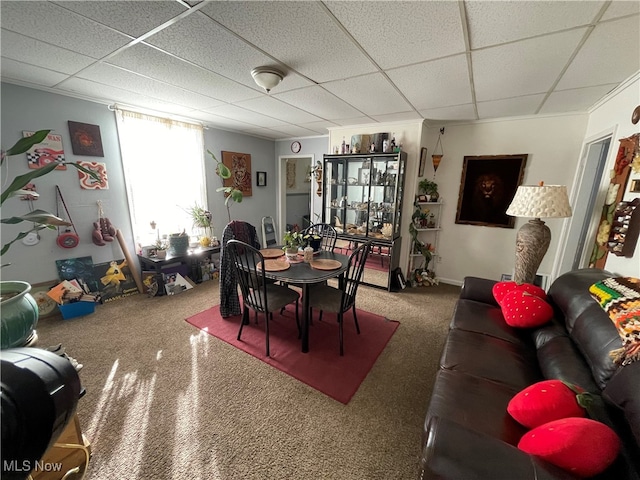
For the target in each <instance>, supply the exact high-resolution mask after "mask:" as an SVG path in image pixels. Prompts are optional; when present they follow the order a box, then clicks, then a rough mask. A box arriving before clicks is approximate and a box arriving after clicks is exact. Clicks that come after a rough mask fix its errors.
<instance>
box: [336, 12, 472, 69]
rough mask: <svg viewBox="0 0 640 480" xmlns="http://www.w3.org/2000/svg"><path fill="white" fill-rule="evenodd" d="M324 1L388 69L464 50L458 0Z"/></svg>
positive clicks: (360, 42)
mask: <svg viewBox="0 0 640 480" xmlns="http://www.w3.org/2000/svg"><path fill="white" fill-rule="evenodd" d="M325 3H326V5H327V8H329V10H331V12H332V13H333V14H334V15H335V16H336V18H337V19H338V20H339V21H340V23H342V24H343V25H344V26H345V27H346V28H347V30H348V31H349V32H350V33H351V35H353V37H354V38H355V39H356V41H357V42H358V43H359V44H360V45H362V46H363V47H364V49H365V50H366V51H367V52H369V54H370V55H371V57H372V58H373V59H374V60H375V61H376V62H377V63H378V65H379V66H380V67H381V68H383V69H385V70H386V69H388V68H393V67H398V66H402V65H407V64H412V63H418V62H423V61H426V60H432V59H435V58H440V57H445V56H448V55H453V54H456V53H462V52H464V50H465V44H464V37H463V36H462V33H463V32H462V23H461V20H460V8H459V6H458V3H457V2H452V1H428V2H425V1H422V2H415V1H409V2H407V1H394V2H371V1H360V2H352V1H349V2H345V1H328V2H325Z"/></svg>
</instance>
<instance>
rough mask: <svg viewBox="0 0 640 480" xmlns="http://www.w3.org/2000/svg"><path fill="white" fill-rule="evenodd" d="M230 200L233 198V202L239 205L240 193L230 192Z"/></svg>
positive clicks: (241, 196) (238, 191) (240, 200)
mask: <svg viewBox="0 0 640 480" xmlns="http://www.w3.org/2000/svg"><path fill="white" fill-rule="evenodd" d="M231 198H233V201H234V202H237V203H241V202H242V198H243V195H242V192H241V191H240V190H237V189H235V190H233V191H232V192H231Z"/></svg>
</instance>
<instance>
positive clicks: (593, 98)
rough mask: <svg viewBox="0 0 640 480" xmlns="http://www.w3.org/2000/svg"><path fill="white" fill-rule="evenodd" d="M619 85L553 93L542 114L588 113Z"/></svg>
mask: <svg viewBox="0 0 640 480" xmlns="http://www.w3.org/2000/svg"><path fill="white" fill-rule="evenodd" d="M616 85H617V84H615V83H613V84H610V85H599V86H597V87H587V88H576V89H573V90H562V91H556V92H553V93H552V94H551V95H549V98H548V99H547V101H546V102H544V105H543V106H542V108H541V109H540V113H563V112H586V111H588V109H589V108H590V107H592V106H593V105H594V104H595V103H596V102H597V101H598V100H600V99H601V98H602V97H604V96H605V95H606V94H607V93H609V92H610V91H611V90H613V89H614V88H615V87H616Z"/></svg>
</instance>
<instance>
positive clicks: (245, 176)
mask: <svg viewBox="0 0 640 480" xmlns="http://www.w3.org/2000/svg"><path fill="white" fill-rule="evenodd" d="M222 163H223V164H225V165H226V166H227V168H229V170H231V178H229V179H227V180H225V181H224V186H225V187H233V188H237V189H238V190H240V191H241V192H242V195H243V196H245V197H250V196H251V194H252V190H251V183H252V182H251V155H249V154H248V153H236V152H224V151H223V152H222Z"/></svg>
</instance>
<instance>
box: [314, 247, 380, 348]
mask: <svg viewBox="0 0 640 480" xmlns="http://www.w3.org/2000/svg"><path fill="white" fill-rule="evenodd" d="M370 251H371V242H367V243H363V244H362V245H360V246H359V247H358V248H356V249H355V250H354V251H353V252H352V253H351V255H350V256H349V265H348V267H347V270H346V271H345V273H344V277H343V279H342V281H341V282H340V286H339V288H335V287H331V286H329V285H317V286H312V287H311V293H310V295H309V307H310V309H309V310H310V311H309V315H310V316H311V315H312V314H313V309H314V308H315V309H317V310H320V317H319V319H320V320H322V312H324V311H327V312H331V313H336V314H337V315H338V334H339V339H340V355H344V334H343V323H344V322H343V318H344V313H345V312H347V311H349V310H350V309H351V310H353V321H354V322H355V325H356V332H357V333H358V335H360V326H359V325H358V317H357V315H356V293H357V292H358V286H359V285H360V281H361V280H362V273H363V271H364V264H365V262H366V261H367V256H368V255H369V252H370ZM309 318H311V317H309Z"/></svg>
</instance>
